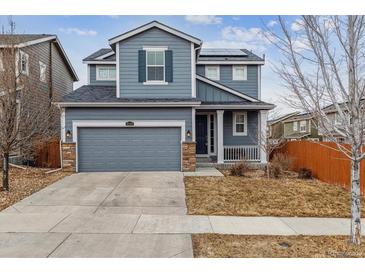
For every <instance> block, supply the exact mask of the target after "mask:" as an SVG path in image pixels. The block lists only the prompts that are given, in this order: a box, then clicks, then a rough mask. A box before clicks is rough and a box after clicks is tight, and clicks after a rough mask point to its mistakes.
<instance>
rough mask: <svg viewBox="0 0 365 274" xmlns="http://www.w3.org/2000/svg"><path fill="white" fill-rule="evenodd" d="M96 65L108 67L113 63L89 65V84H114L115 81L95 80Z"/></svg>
mask: <svg viewBox="0 0 365 274" xmlns="http://www.w3.org/2000/svg"><path fill="white" fill-rule="evenodd" d="M96 66H104V67H110V66H115V65H90V69H89V73H90V85H101V86H115V85H116V81H99V80H98V81H97V80H96Z"/></svg>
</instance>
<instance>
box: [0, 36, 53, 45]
mask: <svg viewBox="0 0 365 274" xmlns="http://www.w3.org/2000/svg"><path fill="white" fill-rule="evenodd" d="M50 36H55V35H53V34H0V44H1V43H2V42H7V41H9V39H11V40H12V41H13V42H14V43H25V42H29V41H33V40H37V39H41V38H46V37H50Z"/></svg>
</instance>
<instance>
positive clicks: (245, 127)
mask: <svg viewBox="0 0 365 274" xmlns="http://www.w3.org/2000/svg"><path fill="white" fill-rule="evenodd" d="M237 115H244V121H243V123H244V125H243V130H244V131H243V132H237V131H236V125H237ZM232 131H233V132H232V134H233V136H247V111H237V112H233V114H232Z"/></svg>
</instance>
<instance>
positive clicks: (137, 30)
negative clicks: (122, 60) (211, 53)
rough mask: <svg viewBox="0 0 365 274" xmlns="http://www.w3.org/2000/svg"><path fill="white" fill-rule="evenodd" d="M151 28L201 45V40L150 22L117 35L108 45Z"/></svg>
mask: <svg viewBox="0 0 365 274" xmlns="http://www.w3.org/2000/svg"><path fill="white" fill-rule="evenodd" d="M153 27H156V28H159V29H161V30H164V31H166V32H169V33H171V34H173V35H176V36H178V37H181V38H183V39H185V40H188V41H191V42H193V43H195V44H198V45H200V44H201V43H202V42H201V40H199V39H196V38H194V37H191V36H190V35H187V34H185V33H182V32H180V31H178V30H175V29H172V28H170V27H168V26H165V25H162V24H160V23H158V22H151V23H149V24H147V25H144V26H142V27H139V28H137V29H135V30H132V31H129V32H127V33H125V34H122V35H119V36H117V37H115V38H112V39H110V40H109V45H113V44H115V43H118V42H120V41H122V40H125V39H127V38H129V37H132V36H134V35H137V34H139V33H141V32H144V31H146V30H148V29H150V28H153Z"/></svg>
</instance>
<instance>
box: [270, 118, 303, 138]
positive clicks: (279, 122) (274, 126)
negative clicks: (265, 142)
mask: <svg viewBox="0 0 365 274" xmlns="http://www.w3.org/2000/svg"><path fill="white" fill-rule="evenodd" d="M298 114H299V112H293V113H288V114H285V115H283V116H280V117H278V118H276V119H273V120H269V121H267V127H268V139H269V141H270V142H271V143H273V144H275V143H278V142H279V141H280V140H282V139H284V121H285V120H287V119H290V118H292V117H293V116H295V115H298Z"/></svg>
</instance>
